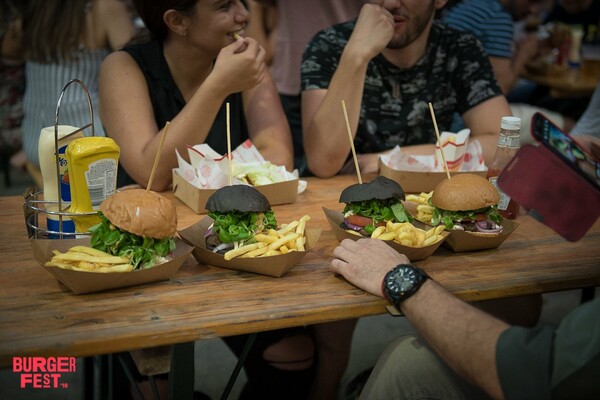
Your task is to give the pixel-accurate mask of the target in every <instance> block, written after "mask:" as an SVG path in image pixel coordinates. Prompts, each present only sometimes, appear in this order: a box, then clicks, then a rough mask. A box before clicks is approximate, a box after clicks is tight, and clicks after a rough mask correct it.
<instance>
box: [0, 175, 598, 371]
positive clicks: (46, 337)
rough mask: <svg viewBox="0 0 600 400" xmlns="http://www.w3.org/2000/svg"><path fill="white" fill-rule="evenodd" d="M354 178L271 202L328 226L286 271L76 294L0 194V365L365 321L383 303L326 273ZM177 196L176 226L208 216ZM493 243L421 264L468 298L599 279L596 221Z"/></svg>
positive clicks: (13, 200)
mask: <svg viewBox="0 0 600 400" xmlns="http://www.w3.org/2000/svg"><path fill="white" fill-rule="evenodd" d="M354 182H355V177H352V176H348V177H336V178H333V179H330V180H320V179H316V178H315V179H309V180H308V188H307V190H306V192H305V193H303V194H301V195H299V197H298V201H297V203H295V204H291V205H285V206H278V207H275V208H274V209H275V212H276V215H277V218H278V220H279V221H280V222H286V221H291V220H293V219H297V218H298V217H300V216H302V215H304V214H309V215H311V216H312V220H311V221H310V222H309V224H310V226H313V227H320V228H321V229H322V230H323V232H322V234H321V238H320V240H319V242H318V243H317V245H316V246H315V248H314V249H313V250H312V251H311V252H309V253H308V254H307V255H306V257H305V258H304V259H303V260H302V262H301V263H300V264H299V265H297V266H295V267H294V268H293V269H292V270H291V271H290V272H288V273H287V274H286V275H284V276H283V277H281V278H271V277H266V276H261V275H255V274H251V273H242V272H237V271H232V270H227V269H221V268H216V267H210V266H206V265H198V264H197V263H196V262H195V260H194V259H193V258H191V257H190V259H189V260H188V261H187V262H186V263H185V264H184V265H183V267H182V268H181V270H180V271H179V272H178V273H177V274H176V275H175V276H174V277H173V278H172V279H171V280H170V281H166V282H160V283H155V284H150V285H145V286H138V287H132V288H123V289H118V290H112V291H110V292H105V293H96V294H87V295H73V294H72V293H70V292H69V291H66V289H64V288H63V287H61V286H59V284H58V282H57V281H56V280H55V278H54V277H53V276H51V275H50V274H49V273H48V272H46V271H44V269H43V268H42V267H41V266H39V265H37V264H36V262H35V261H34V259H33V256H32V253H31V251H30V245H29V242H28V239H27V235H26V230H25V224H24V219H23V213H22V207H21V206H22V199H21V198H20V197H18V196H14V197H0V220H1V221H2V228H1V229H0V254H1V256H0V257H1V259H0V365H2V366H6V365H9V364H10V362H11V357H12V356H30V355H37V356H51V355H69V356H75V357H82V356H90V355H98V354H109V353H116V352H121V351H126V350H132V349H138V348H144V347H154V346H161V345H167V344H177V343H189V342H193V341H196V340H200V339H208V338H215V337H224V336H228V335H235V334H241V333H250V332H257V331H263V330H270V329H277V328H285V327H292V326H299V325H303V324H315V323H321V322H328V321H334V320H341V319H347V318H358V317H363V316H368V315H376V314H382V313H385V312H386V309H385V305H386V302H385V301H384V300H382V299H381V298H378V297H375V296H372V295H369V294H366V293H365V292H363V291H362V290H359V289H357V288H355V287H354V286H352V285H350V284H348V283H347V282H346V281H345V280H344V279H342V278H340V277H338V276H334V275H333V274H332V273H331V272H330V271H329V269H328V266H329V261H330V259H331V254H332V250H333V248H334V247H335V246H336V244H337V241H336V239H335V238H334V236H333V234H332V233H331V231H330V230H329V226H328V224H327V221H326V219H325V216H324V214H323V212H322V207H323V206H325V207H328V208H332V209H341V205H340V204H338V202H337V199H338V196H339V193H340V190H341V189H342V188H344V187H345V186H347V185H349V184H351V183H354ZM168 196H170V197H171V198H173V199H174V201H175V202H176V203H177V209H178V214H179V224H178V225H179V228H180V229H183V228H186V227H188V226H189V225H191V224H193V223H195V222H196V221H198V220H200V219H201V218H203V216H200V215H196V214H194V213H193V212H192V211H191V210H189V209H188V208H187V207H186V206H185V205H183V203H181V202H180V201H179V200H177V199H175V198H174V197H173V196H172V195H171V194H168ZM518 222H519V223H520V226H519V227H518V228H517V230H516V231H515V232H514V233H513V234H512V235H511V237H509V238H508V239H507V241H506V242H504V244H503V245H502V246H501V247H500V248H498V249H496V250H488V251H481V252H474V253H463V254H454V253H451V252H449V251H448V250H446V249H443V248H442V249H439V250H438V251H437V252H436V253H435V254H434V255H433V256H432V257H430V258H429V259H427V260H425V261H420V262H417V264H418V265H419V266H420V267H422V268H424V269H425V270H427V272H428V273H429V274H430V275H431V276H432V277H433V278H434V279H436V280H437V281H439V282H440V283H441V284H442V285H444V286H445V287H446V288H448V289H449V290H450V291H452V292H453V293H455V294H456V295H458V296H459V297H461V298H463V299H465V300H467V301H476V300H484V299H494V298H502V297H511V296H517V295H526V294H532V293H542V292H552V291H560V290H568V289H574V288H581V287H588V286H596V285H600V223H596V225H594V227H593V228H592V229H591V231H590V232H589V234H588V235H587V236H586V237H585V238H584V239H583V240H581V241H579V242H577V243H569V242H567V241H565V240H563V239H562V238H560V237H559V236H558V235H556V234H555V233H554V232H553V231H551V230H550V229H549V228H547V227H545V226H544V225H541V224H540V223H538V222H536V221H535V220H533V219H532V218H530V217H521V218H519V219H518Z"/></svg>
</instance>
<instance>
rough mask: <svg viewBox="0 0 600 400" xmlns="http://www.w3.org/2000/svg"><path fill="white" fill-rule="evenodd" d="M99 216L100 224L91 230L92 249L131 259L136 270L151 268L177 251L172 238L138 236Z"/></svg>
mask: <svg viewBox="0 0 600 400" xmlns="http://www.w3.org/2000/svg"><path fill="white" fill-rule="evenodd" d="M98 215H99V216H100V222H99V223H98V224H96V225H94V226H93V227H91V228H90V232H92V239H91V242H90V245H91V247H93V248H95V249H98V250H102V251H105V252H107V253H109V254H112V255H115V256H120V257H127V258H129V259H130V260H131V264H133V268H134V269H144V268H150V267H152V266H154V265H155V264H156V262H157V260H158V259H159V258H160V257H166V256H167V255H168V254H169V253H171V252H172V251H173V250H175V241H174V240H173V239H172V238H165V239H153V238H149V237H146V238H144V237H141V236H137V235H135V234H133V233H130V232H127V231H124V230H122V229H119V228H118V227H116V226H114V225H113V224H111V223H110V221H109V220H108V218H106V217H105V216H104V215H103V214H102V213H101V212H98Z"/></svg>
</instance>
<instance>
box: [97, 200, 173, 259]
mask: <svg viewBox="0 0 600 400" xmlns="http://www.w3.org/2000/svg"><path fill="white" fill-rule="evenodd" d="M98 214H99V217H100V223H98V224H97V225H95V226H93V227H92V228H90V231H91V232H92V239H91V247H93V248H95V249H98V250H102V251H105V252H107V253H110V254H112V255H116V256H122V257H127V258H129V259H130V260H131V261H130V262H131V264H132V265H133V268H134V269H144V268H150V267H152V266H154V265H156V264H160V263H163V262H166V261H167V259H166V257H167V255H168V254H169V253H171V252H173V250H175V241H174V239H173V236H174V235H175V232H176V231H177V213H176V212H175V207H173V205H172V204H171V202H170V201H169V200H167V199H166V198H165V197H163V196H161V195H160V194H158V193H156V192H152V191H148V192H146V190H144V189H131V190H124V191H122V192H117V193H115V194H113V195H112V196H110V197H108V198H106V199H105V200H104V201H103V202H102V203H101V204H100V211H99V213H98Z"/></svg>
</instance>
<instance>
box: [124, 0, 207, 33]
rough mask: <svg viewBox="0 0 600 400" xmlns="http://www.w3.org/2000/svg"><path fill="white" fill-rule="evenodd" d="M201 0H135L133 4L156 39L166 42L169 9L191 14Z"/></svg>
mask: <svg viewBox="0 0 600 400" xmlns="http://www.w3.org/2000/svg"><path fill="white" fill-rule="evenodd" d="M198 1H199V0H133V5H134V6H135V9H136V10H137V13H138V15H139V16H140V18H141V19H142V21H144V25H145V26H146V28H147V29H148V31H149V32H150V34H151V36H152V37H153V38H154V39H157V40H158V41H160V42H164V41H165V39H166V38H167V33H168V32H169V28H168V27H167V24H165V21H164V20H163V15H164V14H165V12H166V11H168V10H171V9H173V10H177V11H179V12H181V13H183V14H191V13H192V12H193V8H194V6H195V5H196V3H198Z"/></svg>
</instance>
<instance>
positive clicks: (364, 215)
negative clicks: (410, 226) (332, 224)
mask: <svg viewBox="0 0 600 400" xmlns="http://www.w3.org/2000/svg"><path fill="white" fill-rule="evenodd" d="M402 200H404V190H402V187H401V186H400V185H399V184H398V183H396V182H395V181H393V180H391V179H388V178H386V177H384V176H378V177H376V178H375V179H373V180H372V181H371V182H369V183H363V184H359V183H357V184H354V185H351V186H348V187H347V188H346V189H344V190H343V191H342V194H341V195H340V200H339V201H340V203H346V207H344V211H343V213H344V221H343V222H342V223H341V227H342V228H343V229H351V230H353V231H357V232H359V233H361V234H362V235H365V236H371V234H372V233H373V231H374V230H375V228H376V227H377V226H381V225H385V223H386V222H387V221H392V222H410V221H411V217H410V215H409V214H408V213H407V212H406V210H405V209H404V206H403V205H402V202H401V201H402Z"/></svg>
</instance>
